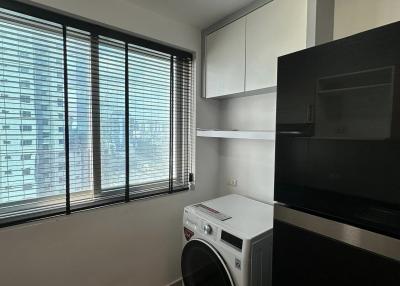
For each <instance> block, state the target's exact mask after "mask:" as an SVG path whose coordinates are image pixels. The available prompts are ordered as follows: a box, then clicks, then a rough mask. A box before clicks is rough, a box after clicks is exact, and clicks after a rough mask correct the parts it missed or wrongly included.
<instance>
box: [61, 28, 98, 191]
mask: <svg viewBox="0 0 400 286" xmlns="http://www.w3.org/2000/svg"><path fill="white" fill-rule="evenodd" d="M67 55H68V58H67V59H68V112H69V115H68V120H69V158H70V159H69V160H70V161H69V165H70V190H71V194H72V196H73V198H76V197H77V195H84V196H89V197H93V170H92V169H93V168H92V167H93V160H92V151H93V150H92V123H91V112H92V108H91V57H90V37H89V34H87V33H84V32H81V31H77V30H73V29H68V32H67ZM87 191H90V193H87ZM82 192H86V193H82ZM78 193H79V194H78Z"/></svg>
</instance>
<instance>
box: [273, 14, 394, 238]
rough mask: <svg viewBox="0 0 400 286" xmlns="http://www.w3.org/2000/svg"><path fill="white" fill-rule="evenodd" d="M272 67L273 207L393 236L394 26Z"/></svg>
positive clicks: (299, 54) (282, 59)
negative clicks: (274, 93) (274, 121)
mask: <svg viewBox="0 0 400 286" xmlns="http://www.w3.org/2000/svg"><path fill="white" fill-rule="evenodd" d="M278 62H279V63H278V92H277V94H278V98H277V141H276V175H275V200H277V201H279V202H283V203H286V204H288V205H290V206H292V207H296V208H299V209H303V210H307V211H310V212H314V213H318V214H321V215H324V216H326V217H330V218H334V219H337V220H340V221H345V222H348V223H351V224H354V225H357V226H361V227H365V228H368V229H372V230H374V231H378V232H381V233H384V234H389V235H391V236H395V237H400V177H399V174H400V22H398V23H394V24H391V25H387V26H384V27H381V28H378V29H374V30H371V31H367V32H364V33H360V34H357V35H355V36H352V37H348V38H345V39H341V40H338V41H334V42H331V43H328V44H324V45H321V46H317V47H314V48H310V49H306V50H304V51H300V52H297V53H294V54H290V55H287V56H283V57H280V58H279V61H278Z"/></svg>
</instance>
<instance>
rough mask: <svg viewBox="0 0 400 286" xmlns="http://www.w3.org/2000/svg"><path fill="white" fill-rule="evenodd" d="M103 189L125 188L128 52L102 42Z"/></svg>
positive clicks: (100, 45)
mask: <svg viewBox="0 0 400 286" xmlns="http://www.w3.org/2000/svg"><path fill="white" fill-rule="evenodd" d="M99 88H100V131H101V132H100V141H101V142H100V144H101V188H102V190H106V189H109V188H115V187H124V186H125V48H124V45H123V44H122V43H120V42H115V41H111V40H110V41H108V40H105V39H103V40H100V44H99Z"/></svg>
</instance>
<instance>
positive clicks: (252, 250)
mask: <svg viewBox="0 0 400 286" xmlns="http://www.w3.org/2000/svg"><path fill="white" fill-rule="evenodd" d="M272 224H273V207H272V206H271V205H268V204H265V203H261V202H258V201H255V200H251V199H248V198H246V197H243V196H239V195H228V196H224V197H220V198H217V199H214V200H210V201H206V202H203V203H200V204H195V205H191V206H187V207H185V209H184V214H183V250H182V259H181V268H182V278H183V283H184V285H185V286H225V285H229V286H268V285H271V261H272Z"/></svg>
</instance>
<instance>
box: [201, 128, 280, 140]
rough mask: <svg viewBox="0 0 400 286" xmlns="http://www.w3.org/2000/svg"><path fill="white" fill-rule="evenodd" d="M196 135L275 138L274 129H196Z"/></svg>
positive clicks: (259, 138) (233, 137) (254, 138)
mask: <svg viewBox="0 0 400 286" xmlns="http://www.w3.org/2000/svg"><path fill="white" fill-rule="evenodd" d="M197 136H198V137H211V138H227V139H229V138H230V139H250V140H275V131H243V130H197Z"/></svg>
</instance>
